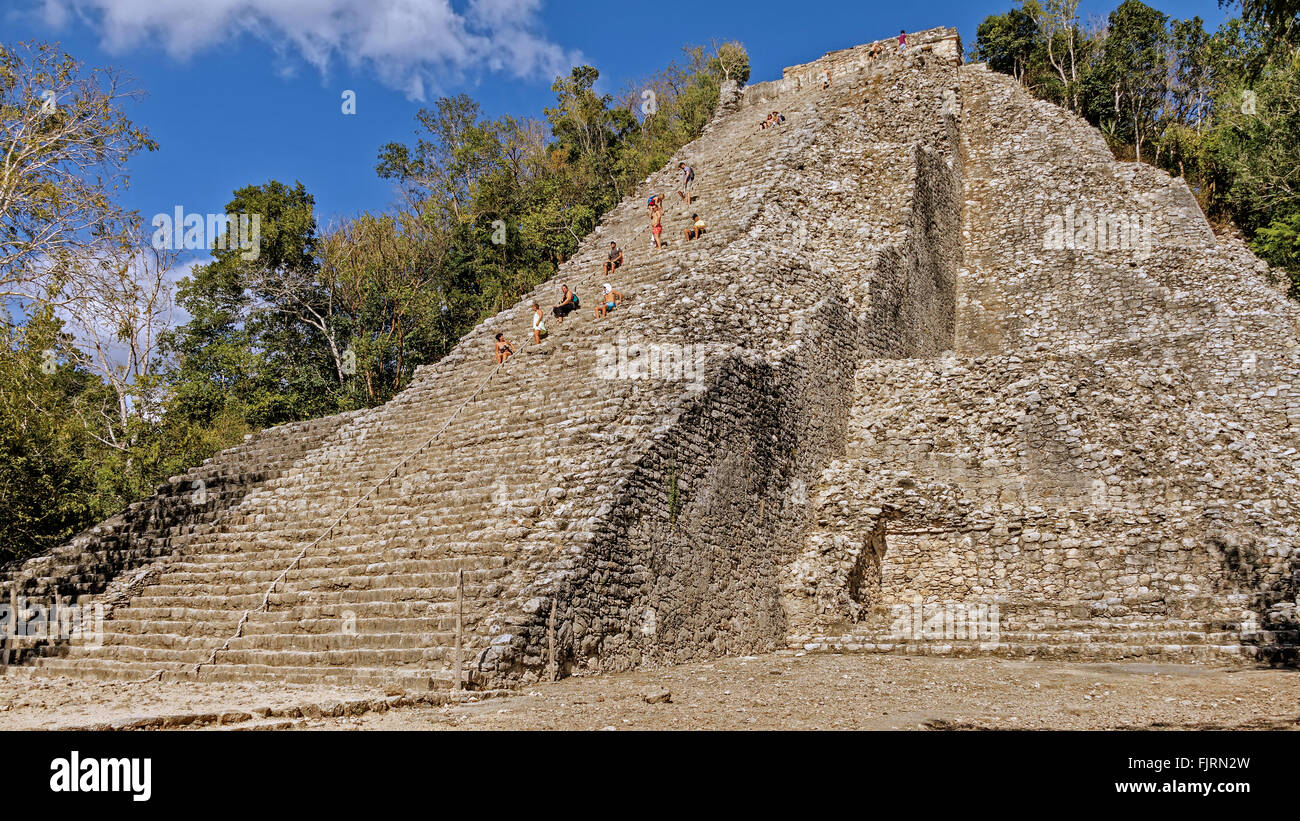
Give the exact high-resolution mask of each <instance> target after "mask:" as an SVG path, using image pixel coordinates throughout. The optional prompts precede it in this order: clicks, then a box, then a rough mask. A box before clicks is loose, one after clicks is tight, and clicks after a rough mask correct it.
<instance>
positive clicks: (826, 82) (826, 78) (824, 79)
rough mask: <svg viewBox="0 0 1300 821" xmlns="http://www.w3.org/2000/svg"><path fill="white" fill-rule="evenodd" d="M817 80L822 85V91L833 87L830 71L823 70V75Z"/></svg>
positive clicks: (818, 76)
mask: <svg viewBox="0 0 1300 821" xmlns="http://www.w3.org/2000/svg"><path fill="white" fill-rule="evenodd" d="M817 79H818V81H819V82H821V84H822V91H825V90H826V89H828V88H830V87H831V73H830V72H829V71H826V70H825V69H823V70H822V73H821V74H818V75H817Z"/></svg>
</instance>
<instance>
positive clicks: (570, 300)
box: [551, 285, 578, 322]
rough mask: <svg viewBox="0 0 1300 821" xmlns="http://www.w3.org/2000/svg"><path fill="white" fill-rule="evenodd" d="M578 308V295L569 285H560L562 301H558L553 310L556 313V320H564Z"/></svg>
mask: <svg viewBox="0 0 1300 821" xmlns="http://www.w3.org/2000/svg"><path fill="white" fill-rule="evenodd" d="M577 309H578V295H577V294H575V293H574V292H573V291H570V290H569V286H568V285H561V286H560V301H559V302H558V303H556V305H555V306H554V308H552V309H551V312H552V313H553V314H555V321H556V322H563V321H564V318H565V317H566V316H568V315H569V314H571V313H573V312H574V311H576V310H577Z"/></svg>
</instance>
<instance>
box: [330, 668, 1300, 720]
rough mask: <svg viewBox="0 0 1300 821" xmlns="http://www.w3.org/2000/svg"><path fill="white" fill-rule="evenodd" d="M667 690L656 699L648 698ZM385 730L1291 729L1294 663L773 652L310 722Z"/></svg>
mask: <svg viewBox="0 0 1300 821" xmlns="http://www.w3.org/2000/svg"><path fill="white" fill-rule="evenodd" d="M665 690H666V691H668V692H669V693H670V694H671V696H670V698H671V700H670V701H668V702H666V703H663V702H661V703H653V704H652V703H648V702H647V698H646V697H647V696H648V695H651V694H655V693H657V694H659V696H660V697H662V691H665ZM307 726H309V727H313V726H314V727H319V728H323V729H344V728H358V729H383V730H415V729H419V730H441V729H448V730H450V729H461V730H688V729H702V730H703V729H708V730H814V729H820V730H839V729H845V730H850V729H852V730H895V729H896V730H914V729H1072V730H1075V729H1077V730H1084V729H1121V728H1122V729H1178V728H1184V729H1300V671H1295V670H1268V669H1250V670H1241V669H1224V668H1211V667H1193V666H1185V665H1153V664H1069V663H1051V662H1041V661H1032V662H1026V661H1007V660H1002V659H939V658H934V657H920V656H918V657H905V656H871V655H806V656H795V655H793V654H774V655H764V656H756V657H755V656H750V657H739V658H726V659H719V660H717V661H715V662H713V663H705V664H693V665H687V666H682V667H676V668H671V669H666V670H656V671H640V672H634V673H626V674H620V675H612V676H599V677H592V678H570V679H566V680H564V681H561V682H557V683H553V684H551V683H548V684H543V685H534V686H533V687H531V688H525V689H524V690H522V691H521V692H520V694H519V695H517V696H511V697H508V698H503V699H492V700H488V701H484V702H481V703H478V704H464V705H456V706H447V707H413V708H403V709H400V710H394V711H392V712H388V713H383V714H367V715H363V716H357V717H353V718H338V719H327V720H324V721H319V722H310V723H308V725H307Z"/></svg>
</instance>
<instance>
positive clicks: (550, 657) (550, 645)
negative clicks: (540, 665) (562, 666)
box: [546, 596, 560, 681]
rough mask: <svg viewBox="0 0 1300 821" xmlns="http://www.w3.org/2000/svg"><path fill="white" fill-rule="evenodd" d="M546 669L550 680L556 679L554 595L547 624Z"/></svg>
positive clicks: (557, 673)
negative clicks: (549, 619)
mask: <svg viewBox="0 0 1300 821" xmlns="http://www.w3.org/2000/svg"><path fill="white" fill-rule="evenodd" d="M546 647H547V649H546V656H547V660H546V671H547V673H548V674H549V676H550V679H551V681H555V680H556V679H558V678H559V677H560V676H559V670H558V669H557V668H556V666H555V597H554V596H552V597H551V621H550V624H549V625H548V626H547V642H546Z"/></svg>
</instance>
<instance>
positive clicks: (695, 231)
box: [682, 214, 704, 240]
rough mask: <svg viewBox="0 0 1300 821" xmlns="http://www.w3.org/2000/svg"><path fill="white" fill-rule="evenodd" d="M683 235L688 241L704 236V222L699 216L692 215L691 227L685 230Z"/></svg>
mask: <svg viewBox="0 0 1300 821" xmlns="http://www.w3.org/2000/svg"><path fill="white" fill-rule="evenodd" d="M682 234H684V235H685V236H686V239H688V240H692V239H696V238H697V237H702V236H704V220H702V219H700V215H699V214H691V227H690V228H683V229H682Z"/></svg>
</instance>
